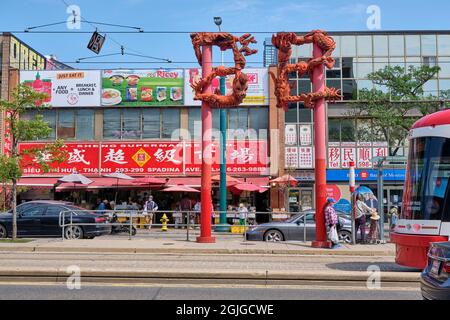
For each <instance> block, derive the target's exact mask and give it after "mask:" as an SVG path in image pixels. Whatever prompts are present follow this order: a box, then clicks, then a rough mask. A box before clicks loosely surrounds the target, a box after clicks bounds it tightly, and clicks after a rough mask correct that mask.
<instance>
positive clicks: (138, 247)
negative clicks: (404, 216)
mask: <svg viewBox="0 0 450 320" xmlns="http://www.w3.org/2000/svg"><path fill="white" fill-rule="evenodd" d="M2 252H64V253H69V252H85V253H99V254H101V253H169V254H171V253H173V254H183V253H185V254H280V255H327V256H395V245H394V244H391V243H388V244H380V245H355V246H352V245H348V244H342V246H341V248H338V249H316V248H312V247H311V243H310V242H300V241H289V242H279V243H273V242H262V241H254V242H253V241H244V240H243V239H242V237H232V236H220V235H219V236H217V239H216V243H212V244H200V243H197V242H195V236H194V235H191V237H190V241H186V239H180V238H177V239H174V238H168V237H165V238H157V237H145V238H142V237H141V238H140V237H135V238H132V239H131V240H128V237H118V236H104V237H99V238H96V239H93V240H64V241H62V240H61V239H37V240H34V241H31V242H28V243H19V244H18V243H0V254H1V253H2Z"/></svg>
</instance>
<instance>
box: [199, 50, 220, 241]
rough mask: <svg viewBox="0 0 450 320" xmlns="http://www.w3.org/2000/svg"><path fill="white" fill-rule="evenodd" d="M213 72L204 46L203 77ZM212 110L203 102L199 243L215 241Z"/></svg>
mask: <svg viewBox="0 0 450 320" xmlns="http://www.w3.org/2000/svg"><path fill="white" fill-rule="evenodd" d="M211 72H212V47H211V46H203V47H202V77H203V78H206V77H207V76H208V75H209V74H210V73H211ZM203 93H212V88H211V84H210V85H208V86H207V87H206V88H204V89H203ZM211 149H212V110H211V106H210V105H209V103H207V102H204V101H203V102H202V188H201V213H200V221H201V222H200V223H201V225H200V237H197V242H198V243H215V242H216V238H215V237H212V236H211V217H212V211H211V210H212V197H211V170H212V169H211V167H212V160H213V159H212V150H211Z"/></svg>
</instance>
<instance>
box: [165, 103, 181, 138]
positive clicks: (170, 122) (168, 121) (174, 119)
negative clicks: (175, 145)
mask: <svg viewBox="0 0 450 320" xmlns="http://www.w3.org/2000/svg"><path fill="white" fill-rule="evenodd" d="M161 113H162V116H161V118H162V130H161V131H162V132H161V138H163V139H170V138H172V134H173V133H174V131H175V130H178V129H180V109H172V108H171V109H161ZM174 138H175V139H178V138H179V137H174Z"/></svg>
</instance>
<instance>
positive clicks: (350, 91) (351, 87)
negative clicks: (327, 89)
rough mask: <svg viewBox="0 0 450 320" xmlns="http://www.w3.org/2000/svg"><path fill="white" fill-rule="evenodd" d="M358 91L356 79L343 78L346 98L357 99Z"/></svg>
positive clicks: (343, 93)
mask: <svg viewBox="0 0 450 320" xmlns="http://www.w3.org/2000/svg"><path fill="white" fill-rule="evenodd" d="M357 93H358V87H357V84H356V80H354V79H353V80H343V81H342V95H343V97H344V100H356V99H357Z"/></svg>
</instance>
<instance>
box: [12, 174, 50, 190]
mask: <svg viewBox="0 0 450 320" xmlns="http://www.w3.org/2000/svg"><path fill="white" fill-rule="evenodd" d="M58 179H59V178H57V177H56V178H21V179H19V181H18V182H17V185H18V186H20V187H32V188H49V189H51V188H53V187H54V185H55V184H56V183H57V180H58Z"/></svg>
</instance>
